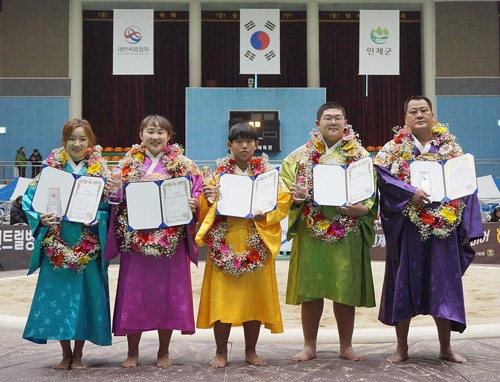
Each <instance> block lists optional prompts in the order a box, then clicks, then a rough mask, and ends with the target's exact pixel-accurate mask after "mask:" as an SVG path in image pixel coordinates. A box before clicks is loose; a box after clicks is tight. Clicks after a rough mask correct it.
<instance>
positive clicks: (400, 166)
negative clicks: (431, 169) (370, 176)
mask: <svg viewBox="0 0 500 382" xmlns="http://www.w3.org/2000/svg"><path fill="white" fill-rule="evenodd" d="M393 131H394V134H395V136H394V143H395V145H394V147H393V148H391V157H392V166H391V174H393V175H395V176H397V177H398V178H399V179H401V180H402V181H403V182H405V183H408V184H410V163H411V161H413V160H414V159H415V156H414V155H413V152H414V145H413V134H412V133H411V130H410V129H409V128H408V127H407V126H403V127H399V126H396V127H394V128H393ZM432 136H433V140H432V144H433V145H434V146H436V147H438V152H437V153H435V154H434V153H426V154H424V155H421V156H420V157H419V160H434V161H443V160H446V159H451V158H455V157H457V156H459V155H462V149H461V148H460V146H459V145H458V144H457V143H456V142H455V137H454V136H453V135H451V134H450V133H449V132H448V127H447V126H445V125H442V124H440V123H438V122H434V126H433V127H432Z"/></svg>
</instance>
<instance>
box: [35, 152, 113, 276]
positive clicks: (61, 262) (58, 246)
mask: <svg viewBox="0 0 500 382" xmlns="http://www.w3.org/2000/svg"><path fill="white" fill-rule="evenodd" d="M101 151H102V147H101V146H98V145H96V146H94V147H90V148H88V149H87V151H86V152H85V161H86V162H87V168H86V170H85V173H84V174H85V175H89V176H97V177H108V176H109V170H108V165H107V162H106V160H105V159H104V158H103V157H102V156H101ZM68 158H69V155H68V153H67V152H66V150H65V149H64V147H59V148H57V149H54V150H52V152H51V153H50V155H49V156H48V157H47V159H45V161H44V163H45V164H46V165H47V166H50V167H54V168H57V169H59V170H62V169H63V168H64V166H65V165H66V163H67V161H68ZM41 246H42V248H43V249H44V252H45V255H46V256H47V257H48V258H49V260H50V262H51V263H52V264H53V265H54V269H56V270H57V269H60V268H68V269H72V270H74V271H77V272H78V273H81V272H82V271H83V270H84V269H85V267H86V265H87V264H88V262H89V261H91V260H94V259H95V258H97V256H98V255H99V253H100V251H101V245H100V243H99V239H98V238H97V237H96V236H95V235H94V234H92V232H91V231H90V230H89V229H88V228H83V229H82V233H81V239H80V241H78V242H77V243H76V244H75V245H72V246H69V245H68V244H67V243H66V241H65V240H64V239H63V238H62V235H61V226H60V225H56V226H50V227H49V229H48V231H47V234H46V235H45V238H44V239H43V240H42V245H41Z"/></svg>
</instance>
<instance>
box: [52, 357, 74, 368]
mask: <svg viewBox="0 0 500 382" xmlns="http://www.w3.org/2000/svg"><path fill="white" fill-rule="evenodd" d="M70 366H71V356H64V357H63V359H62V360H61V362H59V363H58V364H57V365H54V366H52V369H55V370H68V369H69V368H70Z"/></svg>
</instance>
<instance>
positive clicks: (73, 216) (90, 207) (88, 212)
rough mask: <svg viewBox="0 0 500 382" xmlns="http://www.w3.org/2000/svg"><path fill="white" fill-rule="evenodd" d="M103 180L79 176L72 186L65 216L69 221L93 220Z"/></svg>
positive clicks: (97, 207)
mask: <svg viewBox="0 0 500 382" xmlns="http://www.w3.org/2000/svg"><path fill="white" fill-rule="evenodd" d="M103 190H104V181H103V179H102V178H96V177H90V176H85V177H83V176H82V177H79V178H78V179H77V180H76V182H75V186H74V188H73V194H72V197H71V200H70V202H69V205H68V210H67V212H66V217H67V218H68V220H69V221H72V222H80V223H88V222H90V221H92V220H94V218H95V216H96V215H97V210H98V209H99V203H100V202H101V196H102V192H103Z"/></svg>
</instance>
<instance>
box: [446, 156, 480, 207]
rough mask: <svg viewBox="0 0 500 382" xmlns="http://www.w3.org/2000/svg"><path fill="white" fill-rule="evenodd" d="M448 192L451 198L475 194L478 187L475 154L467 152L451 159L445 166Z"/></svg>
mask: <svg viewBox="0 0 500 382" xmlns="http://www.w3.org/2000/svg"><path fill="white" fill-rule="evenodd" d="M443 169H444V180H445V187H446V193H447V196H448V198H449V199H450V200H453V199H458V198H461V197H464V196H466V195H471V194H473V193H474V192H475V191H476V189H477V179H476V167H475V166H474V156H473V155H471V154H465V155H462V156H459V157H457V158H453V159H449V160H447V161H446V163H445V164H444V166H443Z"/></svg>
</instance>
